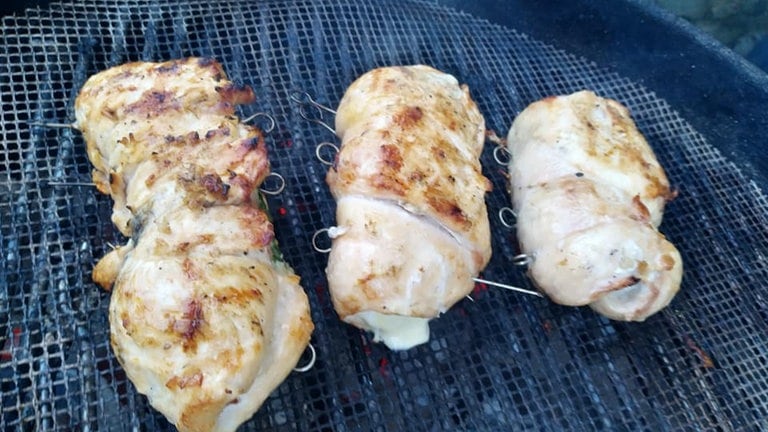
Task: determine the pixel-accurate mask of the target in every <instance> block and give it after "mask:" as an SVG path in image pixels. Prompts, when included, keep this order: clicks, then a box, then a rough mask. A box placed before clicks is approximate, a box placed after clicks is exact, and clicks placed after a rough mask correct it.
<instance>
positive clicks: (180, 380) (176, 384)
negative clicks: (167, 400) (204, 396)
mask: <svg viewBox="0 0 768 432" xmlns="http://www.w3.org/2000/svg"><path fill="white" fill-rule="evenodd" d="M203 379H204V376H203V374H202V373H201V372H199V371H197V372H192V373H188V374H185V375H181V376H179V375H175V376H174V377H173V378H171V379H169V380H168V381H167V382H166V383H165V386H166V387H168V388H169V389H172V390H181V389H185V388H191V387H200V386H202V385H203Z"/></svg>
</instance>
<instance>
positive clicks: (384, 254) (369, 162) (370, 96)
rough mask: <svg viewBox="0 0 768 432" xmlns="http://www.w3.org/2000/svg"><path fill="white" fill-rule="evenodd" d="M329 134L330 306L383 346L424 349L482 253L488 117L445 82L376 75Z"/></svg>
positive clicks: (345, 101)
mask: <svg viewBox="0 0 768 432" xmlns="http://www.w3.org/2000/svg"><path fill="white" fill-rule="evenodd" d="M336 133H337V135H338V136H339V138H340V139H341V150H340V152H339V154H338V156H337V159H336V164H335V166H334V168H333V169H331V170H330V171H329V172H328V176H327V178H326V180H327V182H328V185H329V186H330V188H331V192H332V193H333V196H334V197H335V198H336V200H337V211H336V219H337V220H336V223H337V225H338V226H339V229H340V232H342V233H343V234H342V235H340V236H338V237H336V238H335V239H334V240H333V245H332V248H331V255H330V257H329V262H328V268H327V275H328V282H329V286H330V290H331V294H332V298H333V303H334V307H335V309H336V311H337V312H338V313H339V316H340V317H341V318H342V319H343V320H344V321H346V322H348V323H350V324H353V325H355V326H357V327H360V328H363V329H367V330H372V331H373V332H374V337H375V340H381V341H383V342H384V343H386V344H387V345H388V346H389V347H390V348H392V349H407V348H410V347H412V346H414V345H417V344H419V343H424V342H426V340H427V339H428V337H429V327H428V324H427V321H428V320H429V319H431V318H434V317H436V316H438V315H439V314H441V313H443V312H445V311H446V310H447V309H448V308H450V307H451V306H452V305H453V304H454V303H456V302H457V301H459V300H460V299H462V298H464V296H466V295H467V294H468V293H469V292H470V291H471V290H472V287H473V286H474V282H473V281H472V277H473V276H477V274H478V272H480V271H481V270H482V269H483V268H484V267H485V265H486V264H487V263H488V260H489V259H490V256H491V244H490V229H489V225H488V215H487V211H486V207H485V193H486V191H488V190H489V189H490V182H489V181H488V180H487V179H486V178H485V177H484V176H483V175H482V172H481V167H480V160H479V157H480V153H481V151H482V148H483V143H484V134H485V121H484V119H483V117H482V115H481V114H480V112H479V110H478V109H477V106H476V105H475V103H474V101H472V99H471V98H470V96H469V90H468V89H467V88H466V86H460V85H459V83H458V82H457V80H456V79H455V78H454V77H452V76H451V75H448V74H445V73H443V72H440V71H437V70H435V69H433V68H431V67H428V66H422V65H417V66H402V67H385V68H379V69H374V70H372V71H369V72H368V73H366V74H364V75H362V76H361V77H359V78H358V79H357V80H356V81H355V82H354V83H352V84H351V85H350V87H349V88H348V89H347V91H346V93H345V94H344V97H343V98H342V100H341V102H340V104H339V108H338V112H337V114H336Z"/></svg>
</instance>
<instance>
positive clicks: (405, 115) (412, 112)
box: [393, 106, 424, 130]
mask: <svg viewBox="0 0 768 432" xmlns="http://www.w3.org/2000/svg"><path fill="white" fill-rule="evenodd" d="M422 117H424V113H423V112H422V111H421V108H419V107H417V106H407V107H404V108H403V109H402V110H400V111H398V112H397V113H395V115H394V117H393V120H394V123H395V124H396V125H398V126H400V127H401V128H402V129H404V130H405V129H410V128H414V127H417V126H418V123H419V121H420V120H421V119H422Z"/></svg>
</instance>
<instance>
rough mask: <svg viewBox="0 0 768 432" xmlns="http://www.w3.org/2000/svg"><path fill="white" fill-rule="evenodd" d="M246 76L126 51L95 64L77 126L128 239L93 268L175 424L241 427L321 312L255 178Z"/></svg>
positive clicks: (137, 361) (260, 163) (262, 162)
mask: <svg viewBox="0 0 768 432" xmlns="http://www.w3.org/2000/svg"><path fill="white" fill-rule="evenodd" d="M253 101H254V95H253V92H252V91H251V89H250V88H248V87H245V86H238V85H235V84H233V83H232V82H230V81H229V80H227V77H226V75H225V73H224V71H223V69H222V67H221V65H220V64H218V63H217V62H215V61H213V60H210V59H202V58H188V59H183V60H175V61H170V62H165V63H145V62H139V63H128V64H124V65H121V66H117V67H113V68H111V69H108V70H106V71H103V72H100V73H98V74H96V75H94V76H92V77H91V78H90V79H88V81H87V82H86V83H85V85H83V87H82V89H81V91H80V93H79V95H78V97H77V99H76V101H75V112H76V117H77V122H76V125H77V127H78V129H80V130H81V131H82V133H83V136H84V138H85V141H86V144H87V150H88V156H89V158H90V160H91V162H92V163H93V165H94V171H93V180H94V182H95V183H96V186H97V188H98V189H99V190H100V191H101V192H103V193H106V194H108V195H110V196H111V197H112V199H113V200H114V210H113V214H112V220H113V222H114V223H115V225H116V226H117V228H118V229H119V230H120V231H121V232H122V233H123V234H124V235H125V236H128V237H130V239H129V241H128V243H127V244H126V245H124V246H119V247H117V248H115V249H114V250H113V251H112V252H110V253H109V254H107V255H106V256H105V257H104V258H103V259H102V260H101V261H99V263H98V264H97V265H96V267H95V268H94V273H93V278H94V280H95V281H96V282H97V283H99V284H100V285H102V286H103V287H105V288H107V289H110V288H111V289H112V297H111V301H110V307H109V321H110V334H111V342H112V348H113V350H114V352H115V355H116V357H117V359H118V361H119V362H120V364H121V365H122V367H123V369H124V370H125V372H126V375H127V376H128V378H129V379H130V380H131V382H133V384H134V385H135V386H136V388H137V390H138V391H139V392H141V393H144V394H146V395H147V397H148V398H149V402H150V404H152V406H153V407H155V408H156V409H157V410H159V411H160V412H161V413H162V414H163V415H165V416H166V418H168V420H169V421H170V422H171V423H173V424H174V425H175V426H176V427H177V428H178V429H179V430H180V431H233V430H235V429H236V428H237V427H238V426H239V425H240V424H241V423H242V422H244V421H246V420H248V419H249V418H250V417H251V416H252V415H253V414H254V412H255V411H256V410H258V408H259V407H260V406H261V404H262V403H263V402H264V400H265V399H266V398H267V396H269V394H270V393H271V392H272V391H273V390H274V389H275V388H276V387H277V386H278V385H279V384H280V383H281V382H282V381H283V380H284V379H285V377H286V376H287V375H288V374H289V373H290V372H291V369H292V368H293V367H294V366H295V365H296V363H297V362H298V360H299V357H300V356H301V354H302V352H303V351H304V349H305V347H306V346H307V345H308V343H309V338H310V335H311V333H312V330H313V324H312V321H311V319H310V315H309V303H308V300H307V297H306V295H305V294H304V292H303V290H302V289H301V287H300V285H299V278H298V276H296V275H295V274H294V273H293V271H292V270H291V269H290V268H289V267H288V266H287V265H286V264H285V263H283V262H282V261H281V259H280V254H279V251H278V250H277V245H276V243H275V240H274V232H273V228H272V224H271V222H270V221H269V218H268V216H267V214H266V212H265V205H264V204H263V201H260V200H261V198H260V196H259V192H258V187H259V185H260V184H261V182H262V181H263V180H264V178H265V176H266V175H267V174H268V172H269V162H268V160H267V153H266V147H265V145H264V140H263V138H262V135H261V132H260V131H259V130H258V129H257V128H255V127H252V126H249V125H246V124H243V123H241V122H240V121H239V119H238V118H237V117H236V115H235V107H236V105H237V104H242V103H252V102H253Z"/></svg>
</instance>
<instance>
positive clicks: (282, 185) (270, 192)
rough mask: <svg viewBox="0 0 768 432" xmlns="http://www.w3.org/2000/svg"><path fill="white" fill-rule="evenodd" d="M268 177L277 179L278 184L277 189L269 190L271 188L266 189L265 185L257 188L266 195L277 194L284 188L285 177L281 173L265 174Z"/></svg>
mask: <svg viewBox="0 0 768 432" xmlns="http://www.w3.org/2000/svg"><path fill="white" fill-rule="evenodd" d="M270 177H272V178H276V179H278V181H279V186H278V187H277V189H275V190H271V189H267V188H266V187H264V186H262V187H260V188H259V190H260V191H261V192H262V193H264V194H267V195H272V196H275V195H279V194H280V192H282V191H284V190H285V177H283V176H282V175H281V174H278V173H276V172H271V173H269V175H267V178H270ZM264 182H266V179H264ZM262 184H263V183H262Z"/></svg>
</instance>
